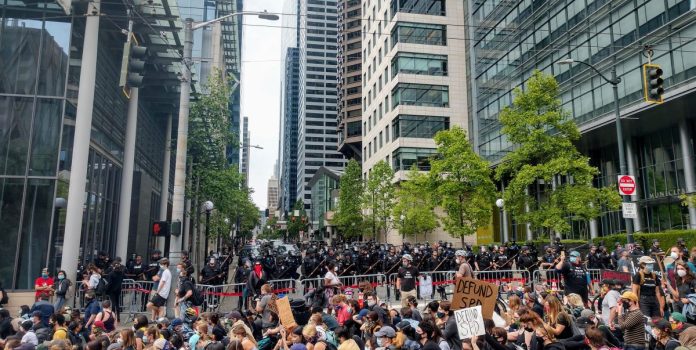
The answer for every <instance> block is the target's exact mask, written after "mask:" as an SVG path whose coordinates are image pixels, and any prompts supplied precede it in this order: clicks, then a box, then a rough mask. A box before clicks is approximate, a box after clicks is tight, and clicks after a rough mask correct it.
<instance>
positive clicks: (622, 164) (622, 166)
mask: <svg viewBox="0 0 696 350" xmlns="http://www.w3.org/2000/svg"><path fill="white" fill-rule="evenodd" d="M573 63H580V64H582V65H584V66H587V67H589V68H591V69H592V70H593V71H595V73H597V75H599V76H600V77H601V78H602V79H603V80H604V81H606V82H607V83H609V84H611V86H612V89H613V90H614V109H615V124H616V144H617V145H618V146H619V171H620V172H621V175H626V174H627V170H626V153H625V152H626V151H625V150H624V142H623V129H622V127H621V109H620V108H619V83H620V82H621V78H619V77H617V76H616V66H614V65H612V66H611V78H607V77H606V76H605V75H604V74H602V72H600V71H599V70H598V69H597V68H596V67H595V66H593V65H591V64H589V63H587V62H585V61H576V60H574V59H572V58H567V59H564V60H561V61H558V62H557V64H559V65H564V64H565V65H571V64H573ZM622 201H623V202H624V203H630V202H631V198H630V197H629V196H622ZM624 220H625V221H626V236H627V237H626V238H627V241H628V243H634V242H635V241H634V239H633V221H632V219H628V218H624Z"/></svg>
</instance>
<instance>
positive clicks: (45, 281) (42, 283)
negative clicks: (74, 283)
mask: <svg viewBox="0 0 696 350" xmlns="http://www.w3.org/2000/svg"><path fill="white" fill-rule="evenodd" d="M34 286H39V287H46V286H48V287H53V277H48V278H43V277H39V278H37V279H36V280H35V281H34ZM42 295H45V296H48V297H50V296H51V291H49V290H38V289H37V290H36V294H35V296H36V298H40V297H41V296H42Z"/></svg>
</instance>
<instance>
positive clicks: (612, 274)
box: [601, 270, 631, 286]
mask: <svg viewBox="0 0 696 350" xmlns="http://www.w3.org/2000/svg"><path fill="white" fill-rule="evenodd" d="M601 276H602V281H604V280H607V279H613V280H619V281H622V282H623V283H624V285H626V286H630V285H631V273H630V272H620V271H612V270H602V275H601Z"/></svg>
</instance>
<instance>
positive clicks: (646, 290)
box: [633, 272, 660, 298]
mask: <svg viewBox="0 0 696 350" xmlns="http://www.w3.org/2000/svg"><path fill="white" fill-rule="evenodd" d="M641 273H642V275H643V278H641V277H640V275H641ZM633 284H637V285H639V286H640V297H641V298H643V297H650V298H654V297H656V296H657V295H656V294H655V287H657V286H659V285H660V277H657V275H656V274H655V273H643V272H639V273H637V274H635V275H633Z"/></svg>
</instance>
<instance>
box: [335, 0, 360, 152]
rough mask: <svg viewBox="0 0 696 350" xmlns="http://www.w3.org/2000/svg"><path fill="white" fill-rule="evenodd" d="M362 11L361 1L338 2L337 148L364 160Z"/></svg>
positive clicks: (343, 0)
mask: <svg viewBox="0 0 696 350" xmlns="http://www.w3.org/2000/svg"><path fill="white" fill-rule="evenodd" d="M361 30H362V10H361V7H360V0H340V1H339V2H338V56H337V59H338V107H337V112H338V118H337V121H338V150H339V151H340V152H341V153H343V154H344V155H345V156H346V158H351V159H356V160H357V161H358V162H360V161H361V160H362V146H361V145H362V103H361V101H362V100H361V99H362V35H361V32H360V31H361Z"/></svg>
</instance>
